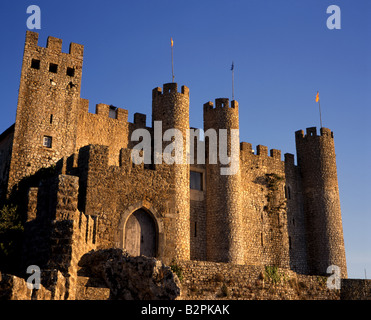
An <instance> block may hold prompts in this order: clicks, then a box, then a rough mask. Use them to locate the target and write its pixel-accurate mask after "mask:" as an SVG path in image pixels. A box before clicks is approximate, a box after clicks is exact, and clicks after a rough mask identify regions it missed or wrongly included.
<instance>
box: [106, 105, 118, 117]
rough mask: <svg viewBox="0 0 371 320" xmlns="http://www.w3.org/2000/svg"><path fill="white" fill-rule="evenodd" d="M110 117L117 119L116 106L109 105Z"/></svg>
mask: <svg viewBox="0 0 371 320" xmlns="http://www.w3.org/2000/svg"><path fill="white" fill-rule="evenodd" d="M108 117H109V118H112V119H117V108H116V107H114V106H109V113H108Z"/></svg>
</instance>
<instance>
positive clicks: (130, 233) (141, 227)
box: [124, 209, 157, 257]
mask: <svg viewBox="0 0 371 320" xmlns="http://www.w3.org/2000/svg"><path fill="white" fill-rule="evenodd" d="M124 231H125V232H124V235H125V242H124V243H125V249H126V250H127V251H128V253H129V254H131V255H133V256H139V255H144V256H147V257H155V256H156V243H157V239H156V238H157V236H156V235H157V232H156V224H155V221H154V220H153V218H152V217H151V215H150V214H149V213H148V212H147V211H145V210H143V209H138V210H136V211H134V212H133V213H132V214H131V215H130V216H129V218H128V220H127V221H126V225H125V230H124Z"/></svg>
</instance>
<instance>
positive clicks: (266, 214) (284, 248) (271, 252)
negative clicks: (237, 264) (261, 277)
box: [241, 143, 290, 267]
mask: <svg viewBox="0 0 371 320" xmlns="http://www.w3.org/2000/svg"><path fill="white" fill-rule="evenodd" d="M241 159H242V161H241V176H242V179H241V181H242V188H241V189H242V193H243V223H244V226H245V227H244V228H243V230H244V244H245V246H244V248H243V249H244V250H245V264H252V265H254V264H260V265H275V266H280V267H288V266H289V262H290V259H289V238H288V237H289V235H288V228H287V199H286V198H285V191H284V188H285V183H286V176H285V165H286V163H285V162H283V161H281V153H280V151H279V150H274V149H273V150H271V154H270V156H268V149H267V147H265V146H261V145H258V146H257V150H256V154H254V153H253V152H252V147H251V144H248V143H242V144H241Z"/></svg>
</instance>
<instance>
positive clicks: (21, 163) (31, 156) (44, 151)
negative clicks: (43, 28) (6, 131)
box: [8, 31, 84, 190]
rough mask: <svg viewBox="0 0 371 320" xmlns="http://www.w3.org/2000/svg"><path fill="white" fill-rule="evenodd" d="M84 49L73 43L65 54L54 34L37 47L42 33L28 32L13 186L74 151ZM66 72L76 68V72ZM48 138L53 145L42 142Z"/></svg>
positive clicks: (14, 147) (12, 176)
mask: <svg viewBox="0 0 371 320" xmlns="http://www.w3.org/2000/svg"><path fill="white" fill-rule="evenodd" d="M83 48H84V47H83V46H82V45H79V44H75V43H71V45H70V50H69V53H63V52H61V49H62V40H61V39H57V38H53V37H48V41H47V46H46V48H43V47H40V46H38V34H37V33H35V32H31V31H27V33H26V42H25V47H24V55H23V64H22V72H21V80H20V87H19V96H18V106H17V116H16V122H15V131H14V141H13V147H12V159H11V163H10V173H9V185H8V189H9V190H10V189H11V188H12V187H13V186H14V185H15V184H16V183H18V182H19V180H20V179H22V178H23V177H25V176H28V175H31V174H33V173H35V172H36V171H37V170H39V169H40V168H42V167H48V166H50V165H54V164H55V163H56V162H57V161H58V160H59V159H60V158H62V157H63V156H68V155H70V154H71V153H73V151H74V149H75V140H76V123H77V114H78V113H77V109H78V107H79V99H80V84H81V75H82V63H83ZM68 68H70V69H68ZM68 70H73V75H72V73H68ZM44 137H51V139H52V140H51V146H50V147H45V146H44V145H43V140H44Z"/></svg>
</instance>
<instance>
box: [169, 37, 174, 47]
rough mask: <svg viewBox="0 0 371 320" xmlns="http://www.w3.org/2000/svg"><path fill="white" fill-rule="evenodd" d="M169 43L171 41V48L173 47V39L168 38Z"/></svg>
mask: <svg viewBox="0 0 371 320" xmlns="http://www.w3.org/2000/svg"><path fill="white" fill-rule="evenodd" d="M170 41H171V46H173V45H174V42H173V38H170Z"/></svg>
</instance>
